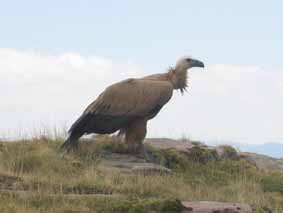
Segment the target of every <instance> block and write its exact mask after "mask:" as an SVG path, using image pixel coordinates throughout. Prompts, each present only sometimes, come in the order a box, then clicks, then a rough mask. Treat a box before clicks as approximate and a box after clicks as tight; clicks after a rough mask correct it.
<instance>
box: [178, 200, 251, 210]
mask: <svg viewBox="0 0 283 213" xmlns="http://www.w3.org/2000/svg"><path fill="white" fill-rule="evenodd" d="M182 204H183V206H184V207H185V210H184V211H183V213H185V212H186V213H190V212H192V213H244V212H251V211H252V208H251V207H250V206H249V205H247V204H240V203H225V202H213V201H193V202H190V201H183V202H182Z"/></svg>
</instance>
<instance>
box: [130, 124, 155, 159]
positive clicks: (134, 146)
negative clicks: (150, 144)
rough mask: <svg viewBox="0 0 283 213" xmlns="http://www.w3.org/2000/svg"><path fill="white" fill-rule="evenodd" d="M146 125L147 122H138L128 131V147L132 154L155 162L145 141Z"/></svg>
mask: <svg viewBox="0 0 283 213" xmlns="http://www.w3.org/2000/svg"><path fill="white" fill-rule="evenodd" d="M146 125H147V120H138V121H135V122H134V123H132V124H131V125H130V126H129V127H128V128H127V129H126V132H125V133H126V143H127V145H128V148H129V151H130V152H131V153H132V154H137V155H141V156H142V157H144V158H145V159H146V160H147V161H150V162H151V161H153V158H152V157H151V156H150V153H148V152H147V150H146V148H145V146H144V144H143V140H144V138H145V136H146Z"/></svg>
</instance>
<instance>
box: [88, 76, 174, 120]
mask: <svg viewBox="0 0 283 213" xmlns="http://www.w3.org/2000/svg"><path fill="white" fill-rule="evenodd" d="M172 92H173V87H172V85H171V84H170V83H169V82H166V81H150V80H142V79H129V80H126V81H122V82H119V83H117V84H113V85H112V86H110V87H108V88H106V90H105V91H104V92H103V93H102V94H101V95H100V96H99V97H98V98H97V99H96V100H95V101H94V102H93V103H91V104H90V105H89V106H88V107H87V109H86V110H85V112H84V113H95V114H103V115H111V116H121V115H129V116H143V115H145V114H147V113H148V112H150V111H151V110H153V109H154V108H156V107H157V106H161V107H162V106H163V105H164V104H166V103H167V102H168V101H169V100H170V98H171V96H172Z"/></svg>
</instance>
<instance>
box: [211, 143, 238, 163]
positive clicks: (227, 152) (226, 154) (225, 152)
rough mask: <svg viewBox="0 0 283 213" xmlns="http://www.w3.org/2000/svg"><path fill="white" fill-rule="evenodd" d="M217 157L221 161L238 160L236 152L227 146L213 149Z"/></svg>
mask: <svg viewBox="0 0 283 213" xmlns="http://www.w3.org/2000/svg"><path fill="white" fill-rule="evenodd" d="M215 150H216V153H217V156H218V157H219V158H222V159H232V160H237V159H239V156H238V153H237V151H236V150H235V149H234V148H233V147H232V146H229V145H221V146H217V147H216V148H215Z"/></svg>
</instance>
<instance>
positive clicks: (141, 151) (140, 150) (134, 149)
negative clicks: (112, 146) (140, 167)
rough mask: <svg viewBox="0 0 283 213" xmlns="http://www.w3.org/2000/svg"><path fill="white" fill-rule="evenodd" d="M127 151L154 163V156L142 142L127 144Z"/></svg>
mask: <svg viewBox="0 0 283 213" xmlns="http://www.w3.org/2000/svg"><path fill="white" fill-rule="evenodd" d="M128 151H129V153H130V154H133V155H135V156H137V157H139V158H142V159H145V160H146V161H147V162H150V163H156V158H155V157H154V155H153V154H152V152H151V151H150V150H149V149H148V148H147V147H146V146H145V145H144V144H143V143H141V144H129V145H128Z"/></svg>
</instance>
